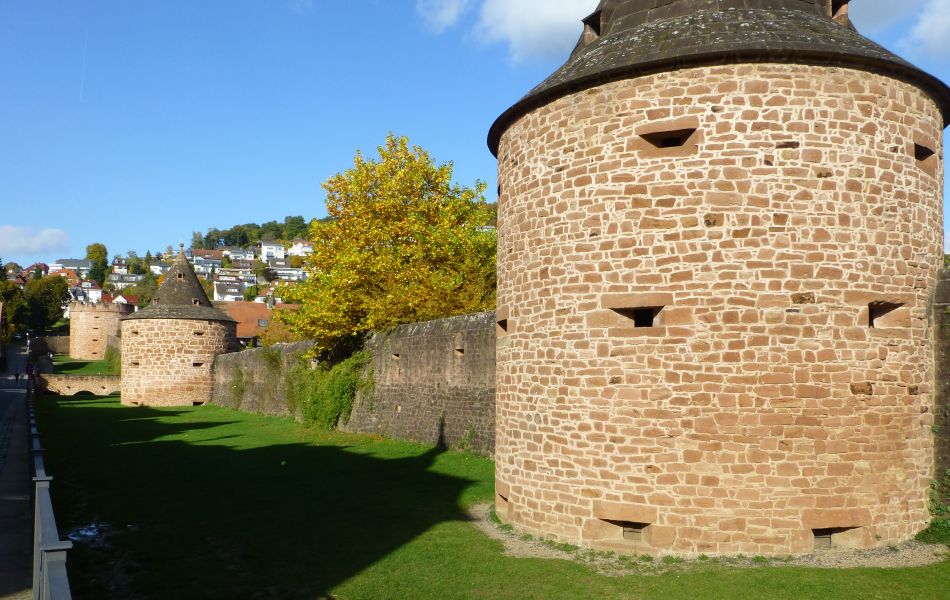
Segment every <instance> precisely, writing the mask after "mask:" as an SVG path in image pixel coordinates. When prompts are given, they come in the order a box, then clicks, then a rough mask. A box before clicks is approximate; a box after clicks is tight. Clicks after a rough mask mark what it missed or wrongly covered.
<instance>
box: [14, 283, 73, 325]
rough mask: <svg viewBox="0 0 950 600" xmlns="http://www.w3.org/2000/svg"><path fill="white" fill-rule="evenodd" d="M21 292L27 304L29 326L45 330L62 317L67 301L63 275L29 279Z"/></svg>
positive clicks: (66, 284) (67, 294) (67, 286)
mask: <svg viewBox="0 0 950 600" xmlns="http://www.w3.org/2000/svg"><path fill="white" fill-rule="evenodd" d="M23 294H24V296H25V298H26V303H27V305H28V306H29V313H30V318H29V323H30V327H31V328H33V329H35V330H37V331H45V330H46V329H49V328H50V327H52V326H53V325H55V324H56V322H57V321H59V320H60V319H62V318H63V311H64V309H65V305H66V303H67V302H69V284H68V283H67V282H66V278H65V277H41V278H39V279H31V280H30V281H29V282H27V284H26V289H24V290H23Z"/></svg>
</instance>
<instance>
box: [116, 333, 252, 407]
mask: <svg viewBox="0 0 950 600" xmlns="http://www.w3.org/2000/svg"><path fill="white" fill-rule="evenodd" d="M234 346H235V323H233V322H223V321H197V320H188V319H133V320H129V321H123V322H122V404H128V405H135V406H190V405H193V404H204V403H206V402H208V401H210V400H211V392H212V386H213V383H214V374H213V372H212V367H213V365H214V358H215V356H217V355H219V354H224V353H226V352H230V351H231V350H232V349H233V348H234Z"/></svg>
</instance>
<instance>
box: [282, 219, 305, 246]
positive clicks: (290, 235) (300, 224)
mask: <svg viewBox="0 0 950 600" xmlns="http://www.w3.org/2000/svg"><path fill="white" fill-rule="evenodd" d="M308 229H309V227H308V225H307V222H306V221H305V220H304V218H303V217H301V216H299V215H298V216H294V217H286V218H285V219H284V236H283V239H284V240H286V241H288V242H289V241H291V240H295V239H298V238H306V237H307V233H308Z"/></svg>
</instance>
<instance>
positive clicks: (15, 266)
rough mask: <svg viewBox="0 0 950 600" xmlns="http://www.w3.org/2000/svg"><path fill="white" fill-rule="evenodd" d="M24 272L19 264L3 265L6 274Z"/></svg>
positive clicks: (9, 263)
mask: <svg viewBox="0 0 950 600" xmlns="http://www.w3.org/2000/svg"><path fill="white" fill-rule="evenodd" d="M22 270H23V267H21V266H20V265H19V263H15V262H8V263H7V264H5V265H3V272H4V273H9V272H10V271H16V272H17V273H19V272H20V271H22Z"/></svg>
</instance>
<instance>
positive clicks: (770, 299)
mask: <svg viewBox="0 0 950 600" xmlns="http://www.w3.org/2000/svg"><path fill="white" fill-rule="evenodd" d="M847 4H848V3H847V2H846V1H841V0H833V1H832V0H828V1H825V0H718V1H716V2H710V1H706V0H679V1H677V0H665V1H662V2H659V1H655V0H649V1H648V0H606V1H603V2H601V4H600V6H599V7H598V9H597V11H596V12H595V13H594V14H593V15H591V16H590V17H588V18H587V19H585V20H584V26H585V28H584V33H583V35H582V37H581V40H580V42H579V43H578V46H577V48H576V49H575V50H574V52H573V54H572V55H571V58H570V60H568V62H567V63H566V64H565V65H564V66H563V67H562V68H561V69H560V70H558V71H557V72H556V73H555V74H554V75H553V76H552V77H551V78H549V79H548V80H547V81H545V82H544V83H542V84H541V85H540V86H538V87H537V88H535V89H534V90H532V91H531V92H530V93H529V94H528V95H527V96H526V97H525V98H523V99H522V100H520V101H519V102H518V103H517V104H515V105H514V106H513V107H512V108H511V109H509V110H508V111H507V112H505V113H504V114H503V115H502V116H501V117H500V118H499V119H498V121H497V122H496V123H495V124H494V126H493V127H492V130H491V133H490V135H489V145H490V147H491V149H492V151H493V152H495V153H496V155H497V156H498V161H499V183H500V197H499V208H498V220H499V247H498V334H499V336H500V337H499V340H498V355H497V357H498V367H497V368H498V395H497V446H496V461H497V482H496V491H497V499H496V504H497V509H498V513H499V515H500V516H501V517H502V518H503V519H505V520H506V521H509V522H511V523H513V524H515V525H517V526H518V527H520V528H522V529H524V530H525V531H529V532H532V533H536V534H541V535H544V536H547V537H551V538H556V539H560V540H566V541H571V542H574V543H581V544H584V545H587V546H594V547H601V548H608V549H613V550H620V551H628V552H650V553H657V554H665V553H680V554H698V553H706V554H722V553H747V554H765V555H776V554H796V553H805V552H808V551H810V550H812V548H813V547H815V546H820V545H832V546H851V547H872V546H879V545H885V544H892V543H896V542H901V541H904V540H907V539H909V538H910V537H912V536H913V535H914V534H915V533H916V532H917V531H919V530H920V529H922V528H923V527H925V526H926V524H927V523H928V521H929V519H930V515H929V514H928V506H927V493H928V486H929V484H930V481H931V478H932V477H933V474H934V468H933V460H934V439H933V438H934V436H933V433H932V431H931V424H932V423H933V415H932V413H933V407H934V396H933V392H934V371H933V354H934V352H933V351H934V348H933V335H932V330H931V324H930V323H931V321H930V310H929V306H928V305H929V303H930V301H931V297H932V293H933V291H934V284H935V278H936V275H937V272H938V269H939V268H940V266H941V262H942V244H943V230H942V208H941V197H942V181H943V162H942V155H943V148H942V130H943V128H944V124H945V119H946V118H947V116H948V115H950V88H947V86H946V85H944V84H943V83H941V82H940V81H938V80H937V79H935V78H933V77H931V76H930V75H927V74H926V73H923V72H922V71H920V70H918V69H917V68H915V67H913V66H912V65H910V64H908V63H906V62H904V61H903V60H901V59H900V58H898V57H896V56H894V55H893V54H891V53H889V52H887V51H886V50H884V49H883V48H881V47H879V46H877V45H875V44H874V43H872V42H870V41H869V40H867V39H865V38H863V37H862V36H861V35H859V34H858V33H857V32H856V31H855V29H854V28H853V27H852V26H851V24H850V22H849V21H848V18H847V8H848V6H847Z"/></svg>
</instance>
